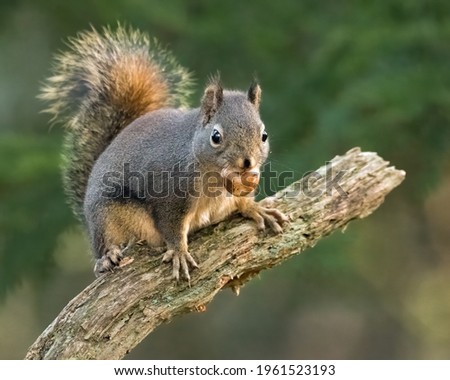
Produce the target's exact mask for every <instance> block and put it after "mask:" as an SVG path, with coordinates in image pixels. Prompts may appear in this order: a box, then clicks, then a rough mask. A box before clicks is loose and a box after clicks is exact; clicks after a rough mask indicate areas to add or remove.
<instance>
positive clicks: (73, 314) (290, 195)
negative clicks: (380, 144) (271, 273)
mask: <svg viewBox="0 0 450 380" xmlns="http://www.w3.org/2000/svg"><path fill="white" fill-rule="evenodd" d="M330 169H331V170H330ZM331 171H332V173H331ZM339 172H342V173H343V175H342V178H340V177H338V179H339V186H340V187H341V188H342V189H343V190H344V192H345V193H342V192H339V191H337V190H336V189H335V188H332V189H330V188H328V191H327V187H326V186H327V182H328V183H330V180H332V179H333V178H336V177H335V176H336V175H338V173H339ZM327 176H328V177H329V178H328V181H327V180H326V178H327ZM404 177H405V172H403V171H401V170H397V169H395V168H394V167H392V166H389V163H388V162H386V161H384V160H383V159H381V158H380V157H379V156H377V154H376V153H371V152H361V151H360V150H359V148H354V149H352V150H350V151H349V152H347V153H346V154H345V155H343V156H337V157H335V158H334V159H333V160H332V161H331V163H330V164H328V165H327V166H326V167H325V166H324V167H321V168H320V169H318V170H317V171H316V172H313V173H312V174H311V175H309V176H307V177H304V178H303V179H301V180H299V181H297V182H294V183H293V184H292V185H290V186H288V187H287V188H285V189H284V190H282V191H280V192H279V193H277V194H276V195H275V197H273V199H272V201H271V202H273V203H274V204H275V205H276V207H277V208H278V209H279V210H281V211H283V212H284V213H286V214H287V215H288V216H289V217H290V219H291V221H290V223H289V224H288V225H286V226H285V227H284V232H283V233H282V234H280V235H273V234H271V233H261V232H259V231H257V230H256V228H255V226H254V224H253V222H251V221H248V220H243V219H242V218H240V217H238V216H236V217H233V218H230V219H229V220H227V221H224V222H221V223H220V224H218V225H215V226H211V227H208V228H205V229H203V230H201V231H199V232H198V233H196V234H195V235H194V236H193V237H192V239H191V242H190V244H189V247H190V252H191V253H193V254H194V256H195V257H196V259H197V262H198V263H199V264H200V268H199V269H196V270H194V271H193V272H192V276H191V277H192V280H191V286H190V287H189V285H188V284H187V283H186V282H181V283H179V284H176V283H174V282H173V280H171V278H170V275H171V268H170V265H167V264H164V265H161V255H160V254H158V253H155V251H151V250H150V249H149V248H146V247H135V248H133V249H131V253H130V254H131V257H132V258H133V262H132V263H130V264H129V265H126V266H124V267H121V268H119V269H118V270H116V271H115V272H114V273H111V274H108V275H104V276H102V277H100V278H98V279H97V280H95V281H94V282H93V283H92V284H91V285H89V286H88V287H87V288H86V289H85V290H83V291H82V292H81V293H80V294H78V295H77V296H76V297H75V298H74V299H73V300H72V301H70V302H69V304H68V305H67V306H66V307H65V308H64V309H63V310H62V311H61V313H60V314H59V316H58V317H57V318H56V319H55V320H54V321H53V322H52V323H51V324H50V326H48V327H47V329H46V330H45V331H44V332H43V333H42V334H41V336H40V337H39V338H38V339H37V340H36V342H35V343H34V344H33V345H32V346H31V347H30V349H29V351H28V353H27V355H26V359H120V358H122V357H123V356H124V355H126V354H127V353H128V352H130V350H132V349H133V347H135V346H136V345H137V344H139V342H141V341H142V340H143V339H144V338H145V337H146V336H147V335H148V334H149V333H151V332H152V331H153V330H154V329H155V328H156V327H157V326H159V325H160V324H161V323H164V322H169V321H171V320H172V318H174V317H176V316H179V315H181V314H184V313H189V312H193V311H194V312H202V311H205V309H206V305H207V304H208V303H209V302H210V301H211V300H212V299H213V297H214V296H215V295H216V294H217V293H218V292H219V291H220V290H221V289H223V288H225V287H231V288H232V289H233V290H234V291H235V292H238V291H239V288H240V287H241V286H242V285H243V284H244V283H245V282H247V281H248V280H250V279H251V278H252V277H254V276H255V275H256V274H258V273H259V272H260V271H261V270H263V269H268V268H271V267H273V266H275V265H278V264H280V263H282V262H283V261H285V260H287V259H289V258H291V257H293V256H294V255H296V254H298V253H300V252H303V251H304V250H305V249H306V248H308V247H312V246H314V245H315V244H316V243H317V241H318V240H319V239H321V238H322V237H324V236H326V235H329V234H330V233H331V232H333V231H335V230H338V229H341V228H344V227H345V226H346V225H347V223H349V222H350V221H351V220H353V219H358V218H363V217H366V216H368V215H369V214H371V213H372V212H373V211H374V210H375V209H376V208H377V207H378V206H380V205H381V203H383V201H384V198H385V196H386V195H387V194H388V193H389V192H390V191H391V190H392V189H394V188H395V187H396V186H398V185H399V184H400V183H401V182H402V181H403V179H404Z"/></svg>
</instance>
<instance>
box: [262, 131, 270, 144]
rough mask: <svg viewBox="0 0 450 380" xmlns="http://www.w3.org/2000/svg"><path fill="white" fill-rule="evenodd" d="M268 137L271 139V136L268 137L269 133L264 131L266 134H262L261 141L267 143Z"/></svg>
mask: <svg viewBox="0 0 450 380" xmlns="http://www.w3.org/2000/svg"><path fill="white" fill-rule="evenodd" d="M267 137H269V136H268V135H267V132H266V131H264V132H263V133H262V136H261V140H262V141H263V142H266V140H267Z"/></svg>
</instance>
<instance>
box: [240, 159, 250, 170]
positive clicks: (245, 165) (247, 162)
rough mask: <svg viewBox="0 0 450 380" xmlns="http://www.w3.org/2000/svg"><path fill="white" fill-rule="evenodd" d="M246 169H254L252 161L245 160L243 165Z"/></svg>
mask: <svg viewBox="0 0 450 380" xmlns="http://www.w3.org/2000/svg"><path fill="white" fill-rule="evenodd" d="M242 166H243V167H244V169H248V168H251V167H252V161H251V159H250V158H244V162H243V163H242Z"/></svg>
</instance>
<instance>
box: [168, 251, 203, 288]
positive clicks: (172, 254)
mask: <svg viewBox="0 0 450 380" xmlns="http://www.w3.org/2000/svg"><path fill="white" fill-rule="evenodd" d="M162 261H163V262H165V263H167V262H169V261H172V278H174V279H175V280H176V281H177V282H178V281H179V279H180V270H181V272H182V274H183V277H184V278H185V279H186V280H187V281H188V282H189V283H190V281H191V276H190V275H189V266H188V264H190V265H191V267H192V268H198V265H197V263H196V262H195V260H194V258H193V257H192V256H191V254H190V253H189V252H180V251H176V250H174V249H169V250H168V251H166V253H165V254H164V256H163V259H162Z"/></svg>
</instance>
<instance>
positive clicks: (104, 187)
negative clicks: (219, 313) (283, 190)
mask: <svg viewBox="0 0 450 380" xmlns="http://www.w3.org/2000/svg"><path fill="white" fill-rule="evenodd" d="M52 74H53V75H52V76H51V77H49V78H48V79H47V80H46V82H45V84H44V86H43V87H42V91H41V93H40V95H39V96H40V98H42V99H44V100H45V101H47V102H48V104H49V106H48V108H47V109H46V110H44V111H46V112H48V113H50V114H52V115H53V120H54V121H59V122H62V124H63V125H64V127H65V130H66V134H65V142H64V151H63V182H64V189H65V192H66V195H67V197H68V199H69V203H70V204H71V206H72V209H73V211H74V213H75V215H76V216H77V217H78V218H79V219H80V220H81V221H82V222H83V223H84V224H85V226H86V227H87V231H88V234H89V238H90V242H91V246H92V251H93V254H94V257H95V260H96V261H95V267H94V272H95V274H96V275H97V276H99V275H101V274H103V273H105V272H108V271H112V270H113V269H114V268H115V267H117V266H119V265H120V262H121V260H122V259H123V258H124V257H125V252H126V249H127V247H129V246H130V245H131V244H133V243H136V242H139V241H143V242H144V241H145V242H146V243H147V244H148V245H150V246H155V247H157V246H164V244H165V246H166V251H165V253H164V255H163V262H172V276H173V278H175V279H176V280H177V281H178V280H179V278H180V271H181V274H182V276H183V277H184V278H185V279H186V280H188V281H190V268H189V267H192V268H196V267H197V262H196V261H195V259H194V258H193V257H192V255H191V254H190V253H189V250H188V235H189V234H190V233H191V232H192V231H195V230H197V229H199V228H201V227H204V226H207V225H210V224H213V223H216V222H219V221H221V220H223V219H225V218H226V217H227V216H228V215H230V214H231V213H233V212H235V211H238V212H240V213H241V214H242V215H243V216H244V217H247V218H250V219H253V220H254V221H255V222H256V224H257V227H258V228H259V229H262V230H263V229H264V228H265V227H266V226H268V227H270V228H271V229H272V230H273V231H274V232H276V233H280V232H281V231H282V225H283V223H284V222H286V221H287V220H288V219H287V217H286V216H285V215H284V214H283V213H282V212H280V211H279V210H277V209H275V208H271V207H264V206H262V205H261V204H258V203H256V202H255V199H254V191H253V190H254V189H255V188H256V186H257V184H258V181H259V175H260V167H261V165H262V164H263V163H264V162H265V160H266V158H267V155H268V152H269V141H268V135H267V132H266V130H265V127H264V124H263V122H262V121H261V118H260V115H259V105H260V101H261V88H260V86H259V84H258V83H257V82H256V81H253V83H252V84H251V86H250V88H249V89H248V91H247V92H241V91H234V90H224V89H223V88H222V85H221V83H220V81H219V79H218V78H217V77H215V78H212V79H211V80H210V81H209V83H208V84H207V86H206V88H205V90H204V95H203V97H202V99H201V103H200V106H199V107H198V108H192V109H189V108H188V105H187V99H188V97H189V95H190V94H191V85H192V79H191V74H190V73H189V72H188V71H187V70H186V69H185V68H183V67H182V66H181V65H180V64H178V63H177V61H176V59H175V58H174V56H173V55H172V54H171V53H170V52H169V51H167V50H165V49H164V48H162V47H161V46H160V45H159V44H158V42H157V41H156V40H152V39H150V38H149V37H148V35H146V34H145V33H142V32H140V31H138V30H134V29H132V28H127V27H123V26H121V25H119V26H118V27H117V28H116V29H115V30H113V29H111V28H109V27H105V28H103V30H101V31H97V30H96V29H94V28H92V30H89V31H84V32H81V33H79V34H78V35H77V36H76V37H75V38H73V39H71V40H69V42H68V50H67V51H66V52H63V53H60V54H59V55H58V56H57V57H56V60H55V66H54V70H53V73H52Z"/></svg>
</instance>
